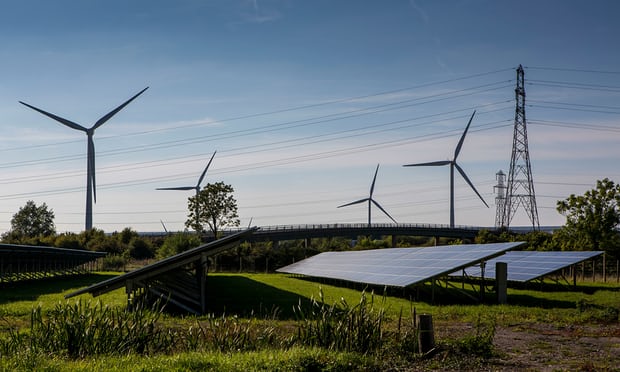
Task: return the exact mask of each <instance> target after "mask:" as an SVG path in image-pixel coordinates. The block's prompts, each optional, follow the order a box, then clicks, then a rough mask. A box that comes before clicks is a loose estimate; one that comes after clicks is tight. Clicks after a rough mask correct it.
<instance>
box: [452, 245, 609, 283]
mask: <svg viewBox="0 0 620 372" xmlns="http://www.w3.org/2000/svg"><path fill="white" fill-rule="evenodd" d="M601 254H603V252H601V251H598V252H594V251H570V252H568V251H560V252H547V251H544V252H541V251H513V252H507V253H506V254H504V255H503V256H499V257H496V258H494V259H491V260H489V261H487V263H486V266H485V270H484V276H485V277H487V278H495V263H496V262H505V263H507V264H508V280H510V281H515V282H527V281H530V280H534V279H537V278H540V277H543V276H545V275H548V274H551V273H553V272H555V271H558V270H561V269H563V268H566V267H568V266H571V265H574V264H577V263H580V262H582V261H585V260H588V259H591V258H593V257H596V256H598V255H601ZM465 274H466V275H467V276H473V277H480V276H481V274H480V266H472V267H468V268H466V269H465ZM451 275H454V276H461V275H462V272H455V273H453V274H451Z"/></svg>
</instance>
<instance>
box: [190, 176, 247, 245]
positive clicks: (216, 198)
mask: <svg viewBox="0 0 620 372" xmlns="http://www.w3.org/2000/svg"><path fill="white" fill-rule="evenodd" d="M233 192H234V189H233V187H232V186H231V185H227V184H225V183H224V182H216V183H208V184H207V185H206V186H205V187H204V188H203V189H202V190H201V191H200V193H198V194H197V195H196V196H192V197H190V198H189V201H188V209H189V215H188V216H187V217H188V218H187V221H186V222H185V226H187V227H188V228H191V229H194V230H196V231H197V232H199V233H202V232H205V226H207V227H208V229H209V230H210V231H211V233H213V236H214V237H215V238H217V237H218V232H219V231H220V229H221V228H222V227H226V226H239V216H238V215H237V201H236V200H235V197H234V196H233Z"/></svg>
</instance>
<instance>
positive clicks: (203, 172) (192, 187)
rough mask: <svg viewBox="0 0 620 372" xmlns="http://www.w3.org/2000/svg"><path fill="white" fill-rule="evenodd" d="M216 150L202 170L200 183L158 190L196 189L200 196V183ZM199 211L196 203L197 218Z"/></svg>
mask: <svg viewBox="0 0 620 372" xmlns="http://www.w3.org/2000/svg"><path fill="white" fill-rule="evenodd" d="M216 152H217V151H213V155H211V159H209V162H208V163H207V166H206V167H205V170H203V171H202V174H201V175H200V178H198V183H196V186H179V187H160V188H157V189H156V190H196V196H198V194H200V184H201V183H202V180H203V179H204V178H205V175H206V174H207V170H208V169H209V166H210V165H211V162H212V161H213V158H214V157H215V153H216ZM199 212H200V211H199V210H198V204H196V218H198V217H199V216H198V214H199Z"/></svg>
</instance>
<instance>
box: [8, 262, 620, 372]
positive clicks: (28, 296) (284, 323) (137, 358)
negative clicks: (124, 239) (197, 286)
mask: <svg viewBox="0 0 620 372" xmlns="http://www.w3.org/2000/svg"><path fill="white" fill-rule="evenodd" d="M114 275H117V274H116V273H97V274H93V275H89V276H84V277H80V278H77V277H76V278H62V279H54V280H49V281H41V282H29V283H14V284H11V285H6V286H5V287H4V288H2V290H1V291H0V336H2V337H7V335H8V334H9V332H10V330H16V329H18V330H22V331H24V332H27V330H28V327H29V326H30V316H31V313H32V310H33V308H36V307H40V308H41V310H42V312H43V313H45V312H47V311H50V310H52V309H54V308H55V307H56V306H58V305H59V304H72V303H75V302H76V301H82V302H87V301H91V302H96V301H99V302H101V303H102V304H105V305H107V306H109V307H114V308H117V307H121V308H122V307H124V306H125V304H126V301H127V299H126V295H125V292H124V289H122V288H121V289H119V290H115V291H113V292H110V293H108V294H105V295H103V296H100V297H98V298H96V299H93V298H92V297H91V296H90V295H81V296H79V297H78V298H76V299H70V300H65V299H64V295H65V294H68V293H70V292H72V291H75V290H77V289H80V288H83V287H85V286H87V285H90V284H93V283H97V282H100V281H102V280H105V279H107V278H110V277H112V276H114ZM459 286H460V284H459ZM537 289H538V288H537ZM548 289H549V290H546V291H541V290H534V289H509V293H508V301H509V304H507V305H493V304H490V303H488V302H489V301H491V300H490V299H491V298H492V295H491V294H489V295H488V296H487V304H477V303H475V302H473V301H471V300H470V299H468V298H467V297H463V296H461V295H460V294H459V291H456V290H454V289H452V288H450V289H446V288H444V287H436V288H435V298H436V299H439V300H440V301H438V303H439V304H438V305H431V304H430V303H429V302H427V301H418V302H416V301H410V300H409V299H408V298H402V297H401V296H399V295H400V294H401V293H400V292H398V291H396V293H395V294H396V295H394V294H389V293H388V294H384V292H383V290H377V289H375V291H374V294H373V293H372V291H370V290H366V296H367V299H369V301H370V302H372V306H373V307H375V308H381V309H382V310H384V311H385V316H386V321H385V325H384V326H385V329H386V330H394V329H396V328H397V327H398V326H397V322H403V323H408V324H410V323H411V322H412V315H411V314H412V309H414V308H415V311H416V312H417V313H418V314H420V313H430V314H432V315H433V319H434V322H435V327H436V328H441V327H444V326H449V325H451V324H454V323H467V324H475V323H476V322H479V321H480V319H482V320H483V321H485V322H487V323H492V324H494V325H497V326H502V325H509V324H515V323H519V324H524V323H528V322H531V323H536V322H544V323H550V324H557V325H575V324H604V323H608V322H615V323H617V322H618V312H619V311H620V286H619V285H617V284H615V283H609V284H603V283H592V282H587V283H579V284H578V287H577V289H576V290H572V289H570V288H566V289H565V290H563V289H562V288H558V287H557V286H548ZM208 290H209V303H210V312H211V313H213V314H217V316H234V317H236V318H237V317H238V318H239V319H246V318H250V317H255V318H256V319H259V321H261V320H262V321H266V319H269V320H268V321H269V327H274V328H277V329H278V331H277V332H279V333H284V335H286V333H287V332H288V333H291V334H292V333H294V332H295V327H296V326H295V324H296V323H295V322H296V320H295V319H296V314H295V312H294V311H293V309H294V308H296V307H298V306H302V307H308V306H310V304H311V303H312V301H313V299H314V300H317V299H319V297H320V296H322V298H323V300H324V301H325V303H327V304H334V303H343V302H346V303H347V304H349V305H350V306H355V305H356V304H358V303H360V299H361V297H362V292H361V290H360V289H359V288H358V289H353V288H344V287H339V286H334V285H330V284H325V283H318V282H314V281H310V280H305V279H301V278H295V277H290V276H287V275H283V274H210V275H209V278H208ZM428 292H429V288H428V287H426V288H423V290H422V293H425V294H426V295H428ZM471 294H473V292H471V291H470V295H471ZM465 299H466V300H465ZM614 316H615V319H614ZM209 319H211V318H209V317H192V316H172V315H164V316H163V317H162V318H161V319H160V320H159V322H160V324H162V325H163V326H164V327H173V328H175V329H182V328H191V327H193V326H195V324H196V322H207V321H212V320H209ZM252 332H254V331H252ZM437 333H438V334H441V332H437ZM463 336H464V335H451V336H442V337H445V338H444V339H441V338H440V339H439V340H438V342H440V343H448V344H449V343H451V342H453V341H455V340H456V339H458V338H459V337H463ZM394 358H395V359H390V357H386V356H385V355H382V356H381V358H379V357H377V356H373V355H360V354H356V353H346V352H337V351H329V352H328V351H327V350H323V349H319V348H317V347H299V346H293V347H290V348H281V349H274V350H260V349H259V350H244V351H239V352H222V351H203V352H192V351H185V350H183V351H181V352H179V353H174V354H172V355H162V354H155V355H147V356H141V355H135V354H132V355H121V356H119V355H110V356H108V355H102V356H98V357H96V358H94V357H93V358H89V357H87V358H80V359H77V360H75V359H71V358H67V357H63V356H60V355H40V354H37V355H35V356H33V355H27V356H25V355H19V354H18V355H6V356H3V357H2V358H1V359H0V368H1V369H3V370H15V369H17V370H32V369H44V370H144V371H159V370H220V371H227V370H231V371H232V370H265V371H267V370H282V371H303V370H347V369H350V370H382V369H384V368H385V366H386V363H388V364H390V363H391V364H393V365H402V363H405V366H406V363H415V362H416V361H415V360H416V359H415V358H414V359H413V360H414V362H412V361H411V360H403V359H402V358H400V357H394ZM405 359H406V358H405Z"/></svg>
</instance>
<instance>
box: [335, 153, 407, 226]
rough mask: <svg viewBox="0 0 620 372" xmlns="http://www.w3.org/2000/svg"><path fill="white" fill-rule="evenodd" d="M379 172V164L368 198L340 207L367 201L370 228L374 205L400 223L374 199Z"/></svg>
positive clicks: (340, 206)
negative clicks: (371, 212)
mask: <svg viewBox="0 0 620 372" xmlns="http://www.w3.org/2000/svg"><path fill="white" fill-rule="evenodd" d="M377 172H379V164H377V169H375V176H374V177H373V179H372V184H371V185H370V195H369V196H368V197H367V198H364V199H360V200H356V201H354V202H351V203H347V204H343V205H339V206H338V208H342V207H347V206H349V205H354V204H360V203H363V202H365V201H367V202H368V226H370V224H371V219H370V210H371V206H372V204H374V205H376V206H377V208H379V209H381V211H382V212H383V213H385V215H386V216H388V217H389V218H390V219H391V220H392V221H394V223H398V222H396V220H395V219H394V218H392V216H390V214H389V213H388V212H386V210H385V209H383V207H382V206H381V205H379V203H377V202H376V201H375V199H373V198H372V194H373V193H374V191H375V181H377Z"/></svg>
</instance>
